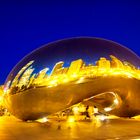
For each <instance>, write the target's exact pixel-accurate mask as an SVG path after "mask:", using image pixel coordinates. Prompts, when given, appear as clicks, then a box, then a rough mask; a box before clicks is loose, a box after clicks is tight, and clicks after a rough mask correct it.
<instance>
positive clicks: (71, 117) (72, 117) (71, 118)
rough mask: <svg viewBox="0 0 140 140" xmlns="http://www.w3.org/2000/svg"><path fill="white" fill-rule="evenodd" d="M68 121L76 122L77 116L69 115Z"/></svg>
mask: <svg viewBox="0 0 140 140" xmlns="http://www.w3.org/2000/svg"><path fill="white" fill-rule="evenodd" d="M67 121H68V122H69V123H74V122H75V117H74V116H69V117H68V120H67Z"/></svg>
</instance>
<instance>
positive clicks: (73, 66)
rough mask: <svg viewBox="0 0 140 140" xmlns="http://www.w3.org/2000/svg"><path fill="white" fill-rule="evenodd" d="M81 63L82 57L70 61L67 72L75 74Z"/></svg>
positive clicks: (82, 63) (82, 62)
mask: <svg viewBox="0 0 140 140" xmlns="http://www.w3.org/2000/svg"><path fill="white" fill-rule="evenodd" d="M83 65H84V61H83V60H82V59H78V60H75V61H72V62H71V64H70V67H69V70H68V74H69V75H70V74H77V73H78V72H79V71H80V69H81V68H82V66H83Z"/></svg>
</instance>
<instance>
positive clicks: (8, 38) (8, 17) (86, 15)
mask: <svg viewBox="0 0 140 140" xmlns="http://www.w3.org/2000/svg"><path fill="white" fill-rule="evenodd" d="M46 1H47V2H44V1H41V0H39V1H38V2H36V1H34V0H30V1H29V2H26V1H24V2H22V1H17V2H16V1H6V0H5V1H2V0H1V1H0V48H1V49H0V50H1V51H0V60H1V62H0V84H3V82H4V81H5V79H6V76H7V75H8V73H9V72H10V71H11V69H12V68H13V67H14V65H15V64H16V63H17V62H18V61H19V60H21V59H22V58H23V57H24V56H25V55H26V54H28V53H29V52H31V51H32V50H34V49H36V48H37V47H40V46H41V45H43V44H46V43H49V42H52V41H55V40H58V39H63V38H69V37H76V36H92V37H101V38H106V39H110V40H113V41H115V42H118V43H121V44H123V45H125V46H127V47H128V48H130V49H131V50H133V51H134V52H135V53H137V54H138V55H139V56H140V1H139V0H133V1H132V0H131V2H129V0H127V1H125V0H124V1H123V2H122V1H119V0H118V1H117V2H115V1H105V0H104V1H103V0H102V1H98V0H97V1H95V0H92V2H91V1H88V0H86V1H85V2H84V1H78V0H77V1H76V0H75V1H66V0H65V2H63V1H59V2H58V1H53V0H52V1H51V0H50V1H51V2H48V0H46Z"/></svg>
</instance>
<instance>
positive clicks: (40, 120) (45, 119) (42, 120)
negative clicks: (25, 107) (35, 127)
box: [37, 117, 48, 123]
mask: <svg viewBox="0 0 140 140" xmlns="http://www.w3.org/2000/svg"><path fill="white" fill-rule="evenodd" d="M37 121H38V122H41V123H45V122H48V118H47V117H44V118H41V119H38V120H37Z"/></svg>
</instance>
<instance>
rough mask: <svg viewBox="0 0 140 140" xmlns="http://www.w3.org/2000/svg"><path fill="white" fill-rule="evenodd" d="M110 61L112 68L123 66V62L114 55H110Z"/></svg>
mask: <svg viewBox="0 0 140 140" xmlns="http://www.w3.org/2000/svg"><path fill="white" fill-rule="evenodd" d="M110 57H111V59H112V61H111V67H112V68H123V63H122V62H121V61H120V60H119V59H117V58H116V57H115V56H113V55H110Z"/></svg>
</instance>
